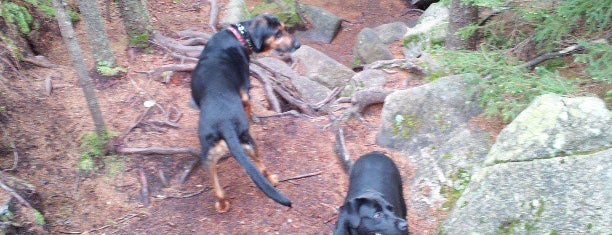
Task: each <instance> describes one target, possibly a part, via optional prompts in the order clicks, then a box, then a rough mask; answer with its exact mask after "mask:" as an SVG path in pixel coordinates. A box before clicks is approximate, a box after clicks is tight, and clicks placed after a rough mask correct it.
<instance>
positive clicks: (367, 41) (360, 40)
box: [353, 28, 395, 65]
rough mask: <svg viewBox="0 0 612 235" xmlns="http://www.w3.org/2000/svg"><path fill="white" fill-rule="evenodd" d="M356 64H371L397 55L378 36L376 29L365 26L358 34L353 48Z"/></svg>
mask: <svg viewBox="0 0 612 235" xmlns="http://www.w3.org/2000/svg"><path fill="white" fill-rule="evenodd" d="M353 56H354V57H355V59H354V60H355V61H354V65H362V64H370V63H373V62H375V61H379V60H391V59H394V58H395V57H394V56H393V53H391V51H390V50H389V48H388V47H387V45H385V44H384V43H383V41H382V40H381V39H380V38H379V37H378V35H377V34H376V31H374V30H373V29H371V28H364V29H362V30H361V32H359V34H358V35H357V43H355V48H354V49H353Z"/></svg>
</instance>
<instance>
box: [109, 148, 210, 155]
mask: <svg viewBox="0 0 612 235" xmlns="http://www.w3.org/2000/svg"><path fill="white" fill-rule="evenodd" d="M117 153H120V154H143V155H149V154H159V155H171V154H191V155H194V156H200V150H197V149H194V148H172V147H148V148H119V149H117Z"/></svg>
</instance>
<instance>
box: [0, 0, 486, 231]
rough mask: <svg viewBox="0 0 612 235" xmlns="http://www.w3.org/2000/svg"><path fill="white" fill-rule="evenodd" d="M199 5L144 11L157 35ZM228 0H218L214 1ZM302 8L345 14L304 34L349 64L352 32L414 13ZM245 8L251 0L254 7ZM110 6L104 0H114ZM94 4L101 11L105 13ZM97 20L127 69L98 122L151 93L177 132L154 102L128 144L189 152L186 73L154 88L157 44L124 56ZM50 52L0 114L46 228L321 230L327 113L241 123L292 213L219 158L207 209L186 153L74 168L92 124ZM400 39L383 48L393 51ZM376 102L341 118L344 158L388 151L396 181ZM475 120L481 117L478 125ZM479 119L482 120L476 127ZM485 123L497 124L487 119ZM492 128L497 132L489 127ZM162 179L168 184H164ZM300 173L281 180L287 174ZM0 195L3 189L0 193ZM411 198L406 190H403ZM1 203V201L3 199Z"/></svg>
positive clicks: (120, 117) (200, 12)
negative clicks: (217, 202)
mask: <svg viewBox="0 0 612 235" xmlns="http://www.w3.org/2000/svg"><path fill="white" fill-rule="evenodd" d="M203 2H205V1H199V0H181V1H172V0H162V1H149V3H150V13H151V15H152V18H153V20H154V22H155V25H156V27H157V29H158V30H159V31H160V32H161V33H162V34H165V35H169V36H172V35H173V32H176V31H180V30H184V29H188V28H195V29H198V30H201V31H204V32H212V30H211V29H210V28H208V22H207V21H208V14H209V5H208V4H204V3H203ZM226 2H227V0H221V1H220V2H219V4H220V6H224V5H225V3H226ZM300 2H301V3H304V4H313V5H317V6H319V7H322V8H324V9H326V10H328V11H330V12H332V13H334V14H336V15H338V16H340V17H342V18H344V19H346V20H347V21H346V22H344V23H343V28H342V30H341V31H340V33H339V34H338V36H337V38H336V39H335V40H334V41H333V42H332V43H331V44H324V43H313V42H306V41H303V42H302V44H305V45H309V46H311V47H314V48H316V49H318V50H321V51H323V52H325V53H326V54H327V55H329V56H330V57H332V58H334V59H336V60H338V61H339V62H341V63H343V64H345V65H347V66H349V65H350V62H351V61H352V50H353V47H354V44H355V41H356V35H357V33H359V31H360V30H361V29H362V28H364V27H376V26H378V25H381V24H385V23H391V22H396V21H404V22H408V21H415V20H416V19H417V17H418V16H417V15H406V16H401V15H402V13H404V12H405V11H406V10H407V9H409V6H408V5H407V4H406V2H407V1H401V0H374V1H370V0H358V1H325V0H301V1H300ZM247 4H249V5H252V4H253V3H252V2H248V3H247ZM113 6H114V5H113ZM105 8H106V7H104V8H103V9H105ZM110 16H111V17H110V19H107V21H106V23H107V31H108V33H109V34H110V39H111V43H112V44H113V50H114V52H115V55H116V57H117V59H118V60H119V62H120V65H122V66H124V67H125V68H127V69H128V73H127V75H126V76H124V77H121V78H118V79H115V80H111V81H105V82H101V81H97V82H96V88H97V95H98V98H99V100H100V104H101V107H102V111H103V113H104V117H105V120H106V123H107V126H108V128H109V129H110V130H112V131H113V132H114V133H117V134H121V133H123V132H124V131H125V130H127V129H128V128H129V127H130V126H132V125H133V124H134V123H136V122H137V121H138V120H139V117H140V116H141V115H142V114H143V113H144V112H145V110H146V108H145V107H144V106H143V102H144V101H146V100H155V102H156V103H157V104H159V105H160V106H161V107H163V108H164V109H165V110H166V111H168V112H171V114H172V115H177V114H178V113H181V114H182V116H181V118H180V120H179V121H178V124H179V125H180V127H178V128H169V127H160V126H157V125H154V124H152V123H153V121H156V120H163V119H164V118H165V116H164V113H163V111H162V109H160V108H159V107H154V108H152V109H151V110H150V111H149V112H148V114H147V115H146V116H144V117H143V119H142V120H141V121H142V122H141V125H139V126H138V127H136V128H134V129H133V130H132V131H130V132H129V134H128V135H127V136H126V138H125V145H126V146H127V147H190V148H197V149H199V142H198V139H197V136H196V130H197V125H196V123H197V117H198V111H197V110H194V109H191V108H189V106H188V102H189V101H190V99H191V95H190V89H189V79H190V75H189V74H188V73H176V74H175V75H174V76H173V79H172V81H171V82H170V83H168V84H165V83H162V82H161V81H160V80H159V78H152V77H150V76H147V75H146V74H143V73H140V71H150V70H152V69H154V68H156V67H158V66H161V65H165V64H172V63H176V61H173V60H172V59H171V58H170V57H168V56H166V55H164V53H163V51H162V50H151V51H148V52H147V53H137V54H135V55H134V57H133V58H132V59H129V58H130V57H131V55H129V54H128V52H127V50H125V48H126V43H127V42H126V40H125V35H124V33H123V27H122V25H121V20H120V18H119V16H118V13H117V12H116V10H112V11H111V15H110ZM82 28H83V26H82V25H81V24H78V25H76V29H77V34H78V38H79V40H80V43H81V45H82V46H81V48H82V49H83V50H84V51H85V54H86V55H87V56H88V59H89V61H91V57H90V56H89V55H91V53H90V52H89V49H88V46H86V44H85V42H86V40H85V39H86V37H87V35H86V34H85V33H84V30H83V29H82ZM49 41H50V42H53V43H54V45H55V46H54V47H52V48H53V49H52V50H50V51H47V52H44V53H43V54H44V55H45V56H46V57H47V58H48V59H50V60H51V61H53V62H54V63H56V64H58V65H60V67H59V68H55V69H45V68H31V69H26V70H24V72H23V74H22V76H20V78H19V79H15V80H12V81H10V82H8V83H7V84H6V86H7V87H8V88H9V89H10V92H7V93H6V94H5V95H4V96H3V98H6V99H7V100H8V102H10V105H8V106H7V107H6V111H5V112H4V114H3V115H2V116H0V121H1V122H0V124H2V125H3V126H4V131H3V132H5V133H8V137H9V138H7V139H5V142H7V143H3V144H4V146H9V145H10V143H8V142H11V143H14V145H15V150H16V153H18V158H17V159H15V158H14V157H13V156H14V155H13V149H12V148H7V147H4V148H0V150H2V151H0V156H1V157H2V158H1V159H0V160H1V161H0V166H2V169H6V168H10V167H11V165H13V164H14V163H15V162H16V168H15V169H14V170H12V171H8V172H5V173H4V174H5V175H9V174H10V175H11V176H14V177H17V178H20V179H24V180H26V181H28V182H30V183H31V184H32V185H34V186H35V187H36V191H37V192H38V193H39V196H40V207H41V210H42V212H43V213H44V216H45V219H46V225H45V227H46V229H47V230H48V231H50V233H52V234H79V233H90V234H330V233H331V228H332V227H333V225H334V223H335V220H336V217H337V209H338V207H339V206H340V205H341V204H342V201H343V199H344V196H345V193H346V190H347V187H348V182H347V179H348V177H347V174H346V172H344V170H343V169H342V166H341V164H340V161H339V160H338V157H337V155H336V153H335V152H334V148H335V147H334V144H335V137H334V133H333V132H332V131H331V130H329V129H326V128H324V127H325V126H326V125H327V124H329V123H330V119H329V117H327V116H321V117H312V118H297V117H293V116H284V117H274V118H265V119H262V122H261V123H256V124H253V125H252V126H251V133H252V135H253V136H254V138H255V140H256V142H257V144H258V146H259V154H260V156H262V158H263V161H264V163H265V164H266V165H267V167H268V169H269V170H270V171H271V172H273V173H275V174H278V176H279V178H280V179H281V180H283V179H288V180H286V181H283V182H281V183H280V184H279V185H278V189H279V190H280V191H281V192H283V193H284V194H285V195H286V196H287V197H288V198H290V199H291V200H292V202H293V208H286V207H283V206H281V205H278V204H276V203H274V202H273V201H272V200H270V199H269V198H267V197H266V196H265V195H264V194H263V193H262V192H261V191H260V190H258V189H257V188H256V187H255V186H254V184H253V183H252V181H251V180H250V178H249V177H248V176H247V175H246V173H245V172H244V171H243V170H242V169H241V167H240V166H239V165H238V164H237V163H236V162H235V161H234V160H228V161H225V162H223V163H221V164H220V178H221V179H220V180H221V184H222V185H223V186H224V188H225V189H226V192H227V194H228V195H229V197H230V202H231V209H230V211H229V212H227V213H222V214H220V213H217V212H216V211H215V209H214V206H213V205H214V196H213V193H212V190H210V187H209V186H210V179H209V175H208V173H207V172H205V171H204V170H202V169H197V170H195V171H193V172H192V174H191V176H190V177H189V178H188V180H187V182H186V183H185V185H184V186H180V185H179V183H178V179H179V178H180V176H181V175H182V172H183V169H184V168H185V167H186V166H187V165H189V163H191V162H192V161H193V160H194V159H195V158H194V157H193V156H190V155H164V156H161V155H146V156H145V155H125V156H107V157H105V158H104V159H96V163H97V166H98V169H96V171H94V172H91V173H89V174H83V173H78V171H77V168H78V164H79V161H80V156H81V154H82V149H81V148H80V146H79V145H80V143H81V142H82V141H83V138H82V136H83V134H84V133H87V132H90V131H92V130H93V125H92V123H91V118H90V114H89V111H88V109H87V106H86V103H85V100H84V98H83V93H82V91H81V88H80V87H78V85H77V83H76V74H75V73H74V71H73V69H72V67H71V62H70V58H69V56H68V53H67V51H66V49H65V47H64V44H63V41H62V40H61V38H60V37H59V35H58V37H57V38H56V39H55V40H49ZM401 46H402V45H401V42H399V43H396V44H393V45H392V46H391V47H392V50H393V51H394V53H397V55H398V57H399V56H400V55H401ZM49 74H58V75H59V76H58V78H54V83H55V84H60V85H62V88H58V89H55V90H54V91H53V93H52V94H51V95H47V94H46V92H45V88H44V79H41V78H44V77H46V76H48V75H49ZM408 76H409V74H408V73H406V72H405V71H397V73H395V74H392V75H390V78H389V81H390V82H389V86H391V87H394V88H405V87H404V86H405V85H404V83H405V80H406V78H407V77H408ZM252 84H253V88H252V91H251V92H252V96H253V98H252V101H253V103H254V113H255V114H256V115H258V116H265V115H270V114H273V112H272V111H270V110H268V108H267V107H268V104H267V103H266V99H265V96H264V93H263V91H262V90H263V89H262V87H263V86H262V85H261V84H260V83H259V82H258V81H257V80H256V79H252ZM381 109H382V106H381V105H374V106H372V107H370V108H368V109H367V110H366V111H365V112H364V117H365V120H366V121H367V122H361V121H358V120H349V121H347V122H345V123H343V124H342V127H343V128H344V131H345V138H346V145H347V148H348V151H349V153H350V156H351V158H353V159H356V158H357V157H358V156H359V155H362V154H365V153H367V152H370V151H381V152H385V153H387V154H388V155H390V156H391V157H392V158H393V159H394V160H395V162H396V163H397V164H398V166H399V168H400V171H401V172H402V176H403V178H404V181H405V182H407V181H408V180H410V177H411V175H412V173H411V172H412V167H411V166H410V165H409V164H408V163H407V161H406V160H405V159H402V158H400V157H398V156H397V154H396V153H394V152H392V151H391V150H388V149H384V148H382V147H379V146H377V145H376V143H375V136H376V133H377V131H378V130H377V127H378V125H379V117H380V112H381ZM483 123H484V122H483ZM484 125H487V123H484ZM492 125H493V126H495V125H496V124H495V123H493V124H492ZM493 129H495V128H493ZM141 173H144V176H145V177H146V179H147V182H148V189H149V192H150V204H148V205H147V204H146V203H145V200H144V198H142V196H141V193H140V191H141V184H140V182H141V181H139V175H140V174H141ZM160 174H163V175H164V176H165V177H166V178H168V179H169V184H168V185H164V183H163V182H162V180H161V178H160V177H159V175H160ZM301 175H309V176H307V177H304V178H298V179H291V178H293V177H296V176H301ZM0 195H4V194H3V193H0ZM405 197H406V198H409V197H410V195H405ZM2 198H4V196H3V197H2ZM408 214H409V218H408V219H409V223H410V229H411V231H412V232H413V233H414V234H433V233H435V227H436V225H437V221H439V219H441V218H442V217H443V216H444V213H443V212H441V213H440V215H439V218H421V217H419V216H418V211H409V212H408Z"/></svg>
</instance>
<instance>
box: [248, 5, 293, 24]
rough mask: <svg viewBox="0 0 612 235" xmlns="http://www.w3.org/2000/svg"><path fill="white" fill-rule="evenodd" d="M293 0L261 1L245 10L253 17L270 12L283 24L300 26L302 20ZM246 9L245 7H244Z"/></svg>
mask: <svg viewBox="0 0 612 235" xmlns="http://www.w3.org/2000/svg"><path fill="white" fill-rule="evenodd" d="M295 5H296V2H295V0H280V1H273V2H263V3H258V4H257V5H255V6H254V7H253V8H252V9H251V11H250V12H249V11H247V15H248V16H249V18H253V17H255V16H257V15H259V14H262V13H271V14H274V15H276V17H277V18H278V19H279V20H280V21H281V22H283V23H284V24H285V26H287V27H289V28H291V27H298V26H302V25H303V24H304V22H302V19H301V18H300V16H299V15H298V14H297V11H296V9H295ZM245 10H246V9H245Z"/></svg>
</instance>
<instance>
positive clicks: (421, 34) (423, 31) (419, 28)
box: [404, 3, 449, 58]
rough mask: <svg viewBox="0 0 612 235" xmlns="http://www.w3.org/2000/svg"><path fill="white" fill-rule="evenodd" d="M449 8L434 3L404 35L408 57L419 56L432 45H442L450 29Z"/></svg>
mask: <svg viewBox="0 0 612 235" xmlns="http://www.w3.org/2000/svg"><path fill="white" fill-rule="evenodd" d="M448 19H449V18H448V8H447V7H445V6H444V5H443V4H441V3H434V4H432V5H431V6H429V8H427V10H426V11H425V12H424V13H423V15H421V17H420V18H419V22H418V23H417V25H415V26H414V27H412V28H408V29H407V31H406V34H405V35H404V42H405V44H406V50H405V52H404V54H405V56H406V58H413V57H418V56H420V55H421V53H422V52H423V50H424V49H426V48H429V47H431V46H432V45H442V44H443V43H444V41H445V39H446V32H447V31H448V30H447V28H448Z"/></svg>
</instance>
